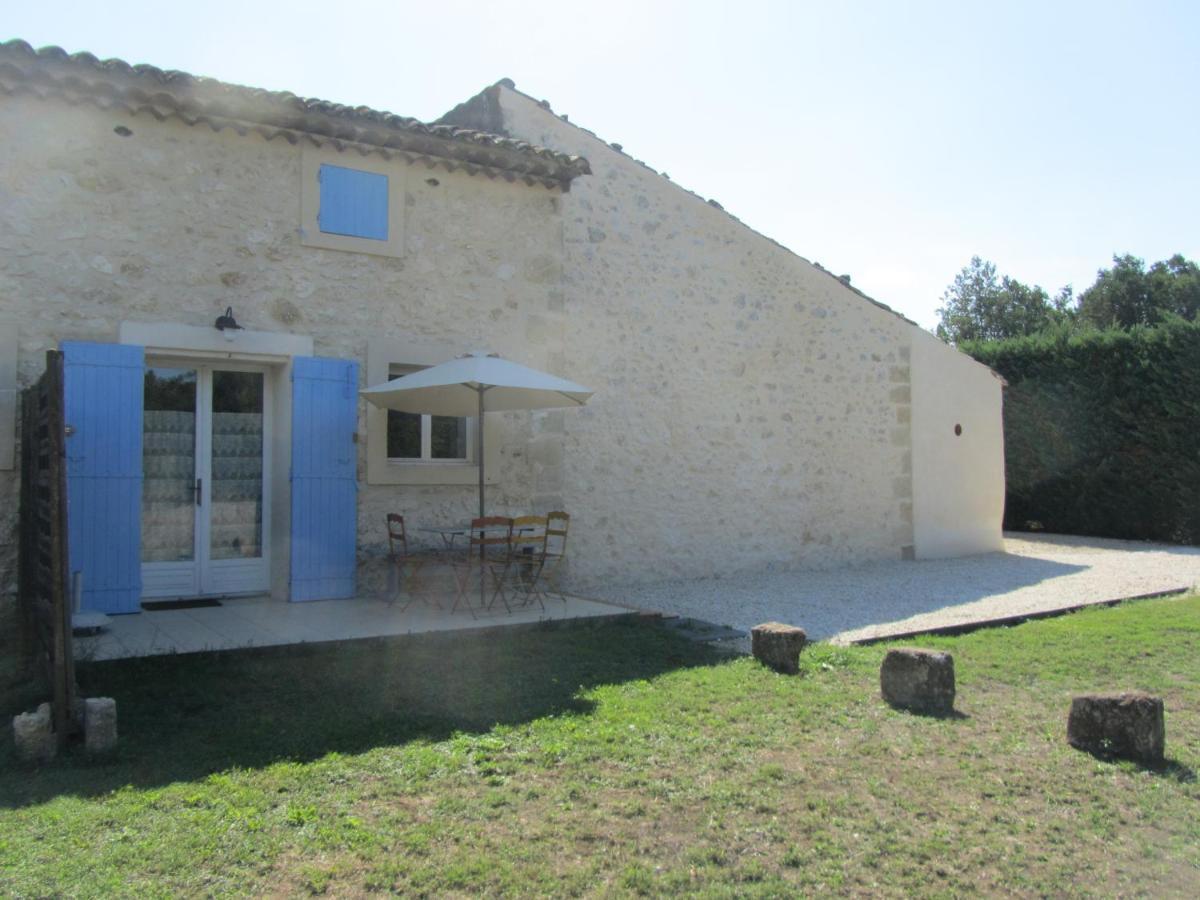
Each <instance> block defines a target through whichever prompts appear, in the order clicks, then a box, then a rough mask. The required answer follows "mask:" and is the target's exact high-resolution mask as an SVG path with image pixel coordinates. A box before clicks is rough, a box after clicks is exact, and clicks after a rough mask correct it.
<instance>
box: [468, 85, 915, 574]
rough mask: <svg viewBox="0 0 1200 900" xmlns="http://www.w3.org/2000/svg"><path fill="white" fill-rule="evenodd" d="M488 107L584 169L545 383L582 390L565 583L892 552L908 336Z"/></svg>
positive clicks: (888, 315)
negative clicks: (571, 383)
mask: <svg viewBox="0 0 1200 900" xmlns="http://www.w3.org/2000/svg"><path fill="white" fill-rule="evenodd" d="M489 103H490V104H491V105H490V107H489V109H490V111H491V112H492V113H493V114H494V113H495V110H496V108H497V103H498V106H499V108H500V109H501V110H502V113H503V123H502V124H503V127H504V128H505V129H506V130H507V131H508V133H510V134H511V135H513V136H516V137H520V138H523V139H525V140H529V141H532V142H534V143H538V144H541V145H543V146H546V147H550V148H552V149H556V150H560V151H565V152H569V153H577V154H581V155H583V156H585V157H586V158H587V159H588V160H589V161H590V163H591V165H592V170H593V173H594V174H593V175H592V176H590V177H587V178H580V179H578V180H576V181H575V182H574V184H573V185H572V188H571V191H570V192H569V193H568V194H566V195H565V196H564V197H563V229H564V252H565V256H564V271H565V274H566V277H565V303H566V307H565V309H566V315H565V357H564V359H563V362H562V365H561V367H560V368H561V370H562V371H563V372H564V373H565V374H566V375H567V377H569V378H572V379H574V380H577V381H580V382H582V383H584V384H587V385H589V386H590V387H593V388H595V389H596V391H597V393H596V396H595V397H594V399H593V400H592V402H591V403H589V405H588V406H587V407H586V408H584V409H582V410H577V411H570V412H566V413H564V414H562V417H561V427H562V428H563V429H564V432H565V436H566V440H565V443H564V445H563V450H564V453H565V456H564V467H563V471H564V478H563V482H562V490H561V499H562V502H563V506H564V508H565V509H567V510H569V511H570V512H571V513H572V515H573V517H574V518H573V520H572V531H573V537H572V541H573V542H574V547H573V550H572V553H573V561H572V566H573V569H572V571H573V573H574V574H575V575H576V576H578V577H579V579H580V581H579V583H580V584H584V585H586V584H588V583H589V582H593V581H596V580H597V578H598V577H599V576H601V575H604V576H606V577H607V579H608V580H609V582H610V583H611V582H612V581H614V580H631V581H632V580H649V579H665V578H673V577H679V576H711V575H720V574H723V573H734V572H737V571H738V570H743V569H748V568H755V567H765V568H772V567H793V566H795V567H800V566H806V567H816V566H832V565H839V564H846V563H851V562H861V561H864V560H870V559H899V558H901V557H902V556H903V555H905V554H906V552H907V551H909V550H910V548H911V545H912V540H913V539H912V518H911V516H912V505H911V468H910V465H911V455H910V452H909V450H910V448H909V440H910V437H909V420H910V412H911V410H910V395H911V391H910V384H909V360H908V352H909V343H910V338H909V331H910V330H911V329H912V326H911V325H909V324H908V323H906V322H905V321H904V320H903V319H901V318H900V317H899V316H897V315H895V314H894V313H892V312H890V311H887V310H885V309H882V308H880V307H879V306H878V305H876V304H874V303H872V302H870V301H869V300H867V299H865V298H864V297H862V296H861V295H859V294H858V293H856V292H855V291H853V290H851V289H849V288H847V287H846V286H845V285H844V284H842V283H841V282H840V281H839V280H838V279H837V278H836V277H833V276H831V275H830V274H829V273H827V272H824V271H822V270H821V269H818V268H816V267H815V266H813V265H812V264H810V263H808V262H807V261H805V260H803V259H801V258H800V257H798V256H796V255H794V254H793V253H791V252H789V251H788V250H786V249H785V248H783V247H781V246H779V245H778V244H776V243H774V242H773V241H771V240H769V239H767V238H765V237H763V236H761V235H759V234H757V233H755V232H754V231H752V230H751V229H749V228H747V227H746V226H744V225H742V224H741V223H740V222H738V221H737V220H736V219H734V218H733V217H731V216H730V215H728V214H727V213H725V212H724V211H723V210H721V209H720V208H717V207H714V206H712V205H710V204H709V203H707V202H705V201H704V200H703V199H701V198H699V197H697V196H695V195H693V194H691V193H689V192H687V191H685V190H683V189H681V188H680V187H679V186H677V185H675V184H674V183H673V182H671V181H670V180H669V179H668V178H666V177H664V176H663V175H660V174H658V173H656V172H654V171H652V170H650V169H649V168H647V167H646V166H644V165H642V164H640V163H638V162H637V161H636V160H634V159H632V158H631V157H629V156H628V155H626V154H624V153H622V152H619V151H618V150H616V149H614V148H612V147H610V146H609V145H607V144H605V143H604V142H603V141H601V140H599V139H598V138H596V137H595V136H594V135H591V134H590V133H588V132H586V131H584V130H582V129H580V128H577V127H575V126H574V125H572V124H570V123H568V122H565V121H563V120H562V119H561V118H560V117H558V116H556V115H554V113H552V112H551V111H550V110H549V109H548V108H545V107H544V106H542V105H540V104H539V103H538V102H537V101H535V100H533V99H531V98H529V97H527V96H525V95H523V94H521V93H519V92H517V91H514V90H509V89H508V88H507V87H497V88H494V89H492V91H491V93H490V96H489ZM781 164H783V163H782V162H781Z"/></svg>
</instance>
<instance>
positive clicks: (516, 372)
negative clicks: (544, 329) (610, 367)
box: [362, 354, 592, 518]
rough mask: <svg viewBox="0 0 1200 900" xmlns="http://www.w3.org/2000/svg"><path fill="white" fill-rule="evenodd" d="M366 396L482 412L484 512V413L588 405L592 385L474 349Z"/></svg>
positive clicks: (450, 411) (445, 410) (444, 411)
mask: <svg viewBox="0 0 1200 900" xmlns="http://www.w3.org/2000/svg"><path fill="white" fill-rule="evenodd" d="M362 394H363V396H364V397H366V398H367V400H369V401H370V402H371V403H373V404H375V405H376V406H378V407H380V408H382V409H394V410H397V411H398V412H407V413H420V414H422V415H433V416H478V417H479V422H478V425H477V427H476V429H475V455H476V457H477V459H478V462H479V516H480V518H482V517H483V515H484V502H483V414H484V413H488V412H505V411H509V410H515V409H555V408H558V407H564V406H567V407H569V406H583V405H584V404H585V403H587V401H588V398H589V397H591V396H592V391H591V390H590V389H589V388H585V387H584V386H583V385H581V384H576V383H575V382H573V381H567V380H566V379H565V378H559V377H557V376H555V375H548V374H546V373H545V372H539V371H538V370H537V369H531V368H529V367H528V366H522V365H519V364H517V363H515V362H510V361H509V360H507V359H501V358H500V357H499V356H496V355H495V354H488V355H484V354H471V355H468V356H463V357H460V358H458V359H452V360H450V361H449V362H444V363H441V364H440V365H437V366H432V367H430V368H428V369H422V370H421V371H420V372H413V373H412V374H411V375H402V376H400V377H399V378H393V379H392V380H391V381H389V382H387V383H385V384H379V385H376V386H374V387H369V388H366V389H365V390H364V391H362Z"/></svg>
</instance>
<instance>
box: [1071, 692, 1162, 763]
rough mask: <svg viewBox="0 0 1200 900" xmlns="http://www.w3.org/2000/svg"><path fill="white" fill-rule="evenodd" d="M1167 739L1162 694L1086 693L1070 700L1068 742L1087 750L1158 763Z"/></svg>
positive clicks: (1079, 748)
mask: <svg viewBox="0 0 1200 900" xmlns="http://www.w3.org/2000/svg"><path fill="white" fill-rule="evenodd" d="M1166 740H1167V732H1166V726H1165V725H1164V723H1163V702H1162V698H1161V697H1152V696H1150V695H1149V694H1142V693H1128V694H1085V695H1083V696H1080V697H1074V698H1072V699H1071V713H1070V715H1069V716H1068V717H1067V743H1069V744H1070V745H1071V746H1072V747H1075V748H1076V749H1078V750H1086V751H1087V752H1089V753H1099V754H1106V755H1110V756H1121V757H1125V758H1126V759H1134V760H1137V761H1139V762H1144V763H1152V764H1153V763H1161V762H1162V761H1163V752H1164V750H1165V748H1166V747H1165V745H1166Z"/></svg>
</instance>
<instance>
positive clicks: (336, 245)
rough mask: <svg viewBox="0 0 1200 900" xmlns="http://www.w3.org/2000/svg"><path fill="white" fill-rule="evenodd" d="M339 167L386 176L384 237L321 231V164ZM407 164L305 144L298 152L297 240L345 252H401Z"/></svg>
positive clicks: (386, 253)
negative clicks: (298, 219) (386, 217)
mask: <svg viewBox="0 0 1200 900" xmlns="http://www.w3.org/2000/svg"><path fill="white" fill-rule="evenodd" d="M323 164H324V165H330V166H339V167H340V168H343V169H357V170H358V171H360V172H373V173H375V174H376V175H386V176H387V179H388V237H387V240H386V241H380V240H376V239H375V238H364V237H352V236H350V235H346V234H334V233H332V232H325V231H322V230H321V226H320V222H319V220H318V216H319V213H320V211H321V181H320V175H321V166H322V165H323ZM407 169H408V165H407V163H405V162H403V161H402V160H399V159H390V160H389V159H384V158H383V157H381V156H363V155H361V154H359V153H350V152H346V151H343V152H339V151H337V150H334V149H332V148H329V147H313V146H310V145H305V146H304V148H303V149H302V151H301V154H300V243H301V244H303V245H304V246H306V247H320V248H322V249H324V250H343V251H346V252H348V253H369V254H372V255H374V256H395V257H398V256H403V255H404V192H405V173H406V171H407Z"/></svg>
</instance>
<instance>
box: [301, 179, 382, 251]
mask: <svg viewBox="0 0 1200 900" xmlns="http://www.w3.org/2000/svg"><path fill="white" fill-rule="evenodd" d="M317 178H318V179H319V180H320V182H321V205H320V207H319V209H318V211H317V227H318V228H320V229H321V230H322V231H323V232H325V233H326V234H344V235H348V236H350V237H361V238H370V239H371V240H374V241H386V240H387V239H388V178H387V176H386V175H379V174H377V173H375V172H363V171H360V170H359V169H346V168H343V167H342V166H328V165H323V166H321V169H320V171H319V172H318V174H317Z"/></svg>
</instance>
